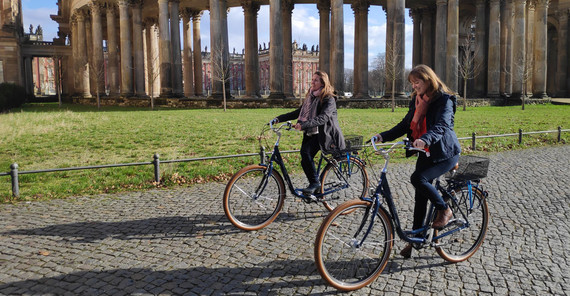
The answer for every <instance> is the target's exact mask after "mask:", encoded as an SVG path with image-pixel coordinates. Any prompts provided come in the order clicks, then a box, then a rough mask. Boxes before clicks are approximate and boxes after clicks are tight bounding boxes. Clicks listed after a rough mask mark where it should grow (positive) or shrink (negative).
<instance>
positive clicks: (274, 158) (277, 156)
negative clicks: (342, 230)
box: [257, 126, 351, 201]
mask: <svg viewBox="0 0 570 296" xmlns="http://www.w3.org/2000/svg"><path fill="white" fill-rule="evenodd" d="M271 129H273V127H272V126H271ZM273 131H274V132H275V133H276V134H277V140H276V142H275V145H274V146H273V152H272V153H271V157H270V158H269V161H268V163H267V164H264V163H262V165H266V166H267V170H266V173H265V177H264V181H263V182H262V184H260V187H259V188H258V190H260V189H264V188H265V185H266V184H267V180H268V178H269V176H271V174H272V173H273V170H274V169H275V166H274V163H277V165H278V166H279V168H280V169H281V172H282V173H283V178H284V179H285V182H286V183H287V186H288V187H289V190H290V191H291V193H293V195H295V196H296V197H299V198H304V197H305V198H306V197H307V196H305V195H303V193H302V190H301V189H295V187H294V186H293V181H292V180H291V177H290V176H289V173H288V171H287V168H286V167H285V163H284V161H283V157H282V156H281V152H280V151H279V141H280V139H281V131H280V129H273ZM350 155H351V154H350V153H349V152H346V157H347V161H348V165H349V173H350V172H351V170H350V165H351V163H350ZM323 160H324V161H326V162H327V163H331V162H333V161H335V160H334V158H332V159H329V158H328V157H326V156H324V155H323V154H322V152H321V157H320V160H319V165H318V167H317V173H318V174H319V175H320V173H321V167H322V162H323ZM335 170H338V168H337V167H335ZM340 176H341V178H342V179H343V181H344V182H345V184H344V185H342V186H341V187H335V188H332V189H326V188H325V191H324V192H321V193H314V194H313V196H314V197H323V196H325V195H329V194H332V193H334V192H337V191H340V190H343V189H345V188H347V187H348V180H346V178H344V176H342V174H340ZM257 192H259V191H257ZM321 200H324V199H321ZM325 201H326V200H325Z"/></svg>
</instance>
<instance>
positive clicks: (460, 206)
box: [434, 186, 489, 262]
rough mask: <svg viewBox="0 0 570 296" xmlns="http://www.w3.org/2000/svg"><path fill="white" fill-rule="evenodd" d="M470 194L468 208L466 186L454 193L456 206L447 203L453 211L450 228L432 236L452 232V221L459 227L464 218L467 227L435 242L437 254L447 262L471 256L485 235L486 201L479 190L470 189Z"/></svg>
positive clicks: (436, 232)
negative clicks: (467, 224)
mask: <svg viewBox="0 0 570 296" xmlns="http://www.w3.org/2000/svg"><path fill="white" fill-rule="evenodd" d="M472 192H473V206H470V201H469V190H468V188H467V186H465V187H463V188H461V191H459V192H456V194H455V196H456V199H457V204H456V205H455V204H453V202H452V201H451V200H449V201H448V205H449V206H451V209H452V210H453V218H452V221H451V222H450V223H451V225H452V226H450V227H448V228H447V229H444V230H440V231H437V230H436V231H435V234H434V235H436V236H437V235H438V233H443V232H447V231H450V230H453V227H454V226H453V219H457V220H458V223H456V225H460V224H463V222H464V220H465V218H464V217H463V215H465V216H466V218H467V220H468V222H469V227H467V228H464V229H462V230H460V231H456V232H455V233H452V234H450V235H448V236H445V237H442V238H440V239H438V240H437V241H436V243H437V244H438V246H437V247H436V251H437V253H438V254H439V256H441V258H443V259H445V260H447V261H449V262H461V261H464V260H467V259H469V257H471V256H473V254H475V252H477V250H478V249H479V247H480V246H481V244H482V243H483V240H484V239H485V234H486V233H487V226H488V225H489V208H488V207H487V200H486V199H485V195H483V192H481V190H479V189H477V188H474V187H472ZM462 213H463V215H462Z"/></svg>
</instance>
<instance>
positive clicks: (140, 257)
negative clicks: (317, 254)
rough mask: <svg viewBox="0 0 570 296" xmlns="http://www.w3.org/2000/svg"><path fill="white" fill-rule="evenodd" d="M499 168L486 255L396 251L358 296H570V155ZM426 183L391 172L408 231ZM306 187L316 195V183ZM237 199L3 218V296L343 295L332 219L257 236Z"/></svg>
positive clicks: (12, 208)
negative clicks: (323, 240)
mask: <svg viewBox="0 0 570 296" xmlns="http://www.w3.org/2000/svg"><path fill="white" fill-rule="evenodd" d="M487 156H488V157H489V158H490V159H491V165H490V169H489V174H488V177H487V178H486V179H484V182H483V184H484V186H485V189H486V190H488V191H489V198H488V204H489V211H490V216H491V220H490V224H489V228H488V232H487V236H486V238H485V241H484V243H483V245H482V247H481V248H480V249H479V250H478V252H477V253H475V255H473V257H471V258H470V259H469V260H467V261H464V262H460V263H455V264H448V263H446V262H445V261H444V260H443V259H441V258H440V257H439V256H438V255H437V253H436V252H435V250H434V249H432V248H425V249H422V250H419V251H417V250H414V253H413V256H412V258H411V259H407V260H404V259H402V258H401V256H400V255H399V254H398V252H399V250H400V249H401V248H402V247H403V246H404V243H403V242H402V241H401V240H399V239H398V238H396V241H395V244H394V250H393V254H392V256H391V258H390V261H389V262H388V265H387V267H386V269H385V270H384V272H383V273H382V275H381V276H380V277H379V278H378V279H377V280H376V281H374V282H373V283H372V284H370V285H369V286H367V287H364V288H362V289H360V290H358V291H354V292H351V293H348V295H379V294H384V295H392V294H393V295H453V296H455V295H460V296H464V295H546V294H550V295H569V294H570V276H568V275H569V274H570V264H569V262H568V260H569V259H568V258H570V250H568V249H567V248H566V244H567V242H568V240H570V225H569V224H568V223H567V221H570V203H569V202H568V200H569V199H570V187H569V186H567V183H568V182H567V180H568V177H567V175H568V168H569V167H570V146H569V145H560V146H553V147H542V148H534V149H527V150H517V151H509V152H501V153H493V154H489V155H487ZM412 170H413V165H411V164H392V165H391V167H390V171H389V178H390V186H391V188H393V193H394V195H395V200H396V206H397V207H398V211H399V212H398V214H399V216H400V220H401V221H402V224H403V225H405V226H406V227H409V225H411V219H412V210H413V204H414V201H413V188H412V187H411V185H410V184H409V176H410V174H411V172H412ZM293 182H294V183H296V184H300V185H299V186H302V185H304V177H303V176H298V175H297V176H293ZM224 189H225V184H221V183H205V184H198V185H193V186H191V187H185V188H176V189H167V190H163V189H160V190H159V189H157V190H150V191H144V192H130V193H120V194H104V195H100V196H89V197H75V198H69V199H66V200H51V201H42V202H29V203H19V204H12V205H8V204H7V205H0V295H12V294H17V295H21V294H23V295H26V294H27V295H37V294H46V293H48V294H49V293H55V294H58V295H77V294H83V295H135V294H136V295H227V294H231V295H260V294H261V295H267V294H269V295H305V294H335V289H334V288H332V287H330V286H328V285H327V284H326V282H325V281H324V280H323V279H322V278H321V276H320V275H319V273H318V271H317V269H316V267H315V264H314V258H313V247H314V245H313V244H314V239H315V237H314V236H315V234H316V231H317V229H318V227H319V225H320V222H321V221H322V219H323V218H324V217H325V216H326V214H327V213H328V211H327V210H326V209H325V208H324V207H323V206H321V205H318V204H306V203H304V202H300V201H299V200H297V199H296V198H294V197H293V196H292V195H291V194H290V193H288V194H287V198H286V199H285V205H284V207H283V210H282V211H281V213H280V215H279V216H278V217H277V219H276V220H275V221H274V222H273V223H272V224H270V225H269V226H267V227H266V228H264V229H261V230H258V231H253V232H245V231H241V230H238V229H237V228H235V227H234V226H233V225H232V224H231V223H230V222H229V221H228V219H227V218H226V217H225V214H224V211H223V208H222V201H221V197H222V194H223V191H224ZM544 217H551V219H548V220H545V219H544ZM41 251H46V252H41ZM42 254H43V255H42ZM55 289H57V290H55ZM56 292H57V293H56Z"/></svg>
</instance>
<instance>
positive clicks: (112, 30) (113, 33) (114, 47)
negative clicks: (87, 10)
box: [107, 3, 119, 96]
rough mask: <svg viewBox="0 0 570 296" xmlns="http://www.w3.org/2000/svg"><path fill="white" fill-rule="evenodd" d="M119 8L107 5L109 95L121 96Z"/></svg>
mask: <svg viewBox="0 0 570 296" xmlns="http://www.w3.org/2000/svg"><path fill="white" fill-rule="evenodd" d="M116 9H117V7H116V6H115V5H114V4H111V3H107V77H108V79H109V95H110V96H116V95H118V94H119V43H118V42H117V30H116V28H117V10H116Z"/></svg>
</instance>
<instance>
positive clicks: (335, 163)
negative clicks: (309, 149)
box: [223, 122, 368, 230]
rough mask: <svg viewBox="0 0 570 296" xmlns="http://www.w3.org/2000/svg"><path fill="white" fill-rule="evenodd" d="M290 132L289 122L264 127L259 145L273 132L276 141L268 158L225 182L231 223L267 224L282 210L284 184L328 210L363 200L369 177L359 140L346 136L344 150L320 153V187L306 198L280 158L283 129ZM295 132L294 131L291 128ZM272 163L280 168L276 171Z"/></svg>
mask: <svg viewBox="0 0 570 296" xmlns="http://www.w3.org/2000/svg"><path fill="white" fill-rule="evenodd" d="M283 129H285V130H291V129H292V124H291V122H286V123H283V124H281V125H280V126H279V127H275V126H273V123H272V122H270V123H268V124H267V125H264V128H263V130H262V132H261V136H260V137H259V145H260V147H261V148H263V145H262V144H263V143H262V140H263V139H266V138H267V137H265V136H264V134H265V133H266V132H267V131H273V132H274V133H275V134H276V135H277V140H276V142H275V144H274V145H273V152H272V153H271V156H270V157H267V156H265V157H262V160H261V163H260V164H253V165H249V166H246V167H244V168H242V169H241V170H239V171H238V172H237V173H236V174H235V175H234V176H233V177H232V178H231V179H230V181H229V182H228V184H227V186H226V189H225V191H224V197H223V203H224V212H225V214H226V216H227V217H228V219H229V220H230V222H231V223H232V224H233V225H235V226H236V227H238V228H240V229H243V230H258V229H261V228H263V227H265V226H267V225H269V224H270V223H271V222H273V220H275V218H276V217H277V215H279V212H280V211H281V209H282V208H283V203H284V200H285V193H286V190H285V182H287V185H288V187H289V190H290V191H291V193H292V194H293V195H294V196H296V197H298V198H301V199H303V201H305V202H307V203H312V202H318V203H322V204H323V205H324V206H325V207H326V208H327V209H328V210H329V211H331V210H333V209H334V208H335V207H336V206H337V205H339V204H341V203H343V202H345V201H347V200H349V199H352V198H354V197H364V196H365V195H366V192H367V190H368V174H367V172H366V169H365V164H364V162H363V161H362V160H361V159H360V158H359V157H358V155H357V150H358V149H360V148H361V147H362V137H361V136H355V137H351V138H349V137H346V138H347V139H349V140H348V141H347V145H348V147H347V149H346V150H343V151H338V153H334V154H329V155H327V154H323V153H322V152H321V157H320V160H319V163H318V168H317V171H318V172H319V175H320V181H321V188H320V190H319V191H318V192H316V193H314V194H311V195H308V196H307V195H305V194H304V193H303V190H302V189H299V188H295V187H294V186H293V183H292V181H291V178H290V177H289V173H288V172H287V168H286V167H285V163H284V162H283V158H282V157H281V152H280V151H279V141H280V139H281V135H282V132H281V131H282V130H283ZM293 130H294V129H293ZM275 164H277V165H278V166H279V168H280V169H281V173H282V174H283V176H281V174H280V173H279V172H278V171H277V170H276V167H275Z"/></svg>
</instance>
